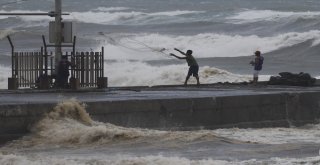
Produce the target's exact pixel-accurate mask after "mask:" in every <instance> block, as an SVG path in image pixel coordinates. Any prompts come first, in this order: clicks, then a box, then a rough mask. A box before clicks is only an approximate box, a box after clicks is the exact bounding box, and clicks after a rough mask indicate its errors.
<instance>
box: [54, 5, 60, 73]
mask: <svg viewBox="0 0 320 165" xmlns="http://www.w3.org/2000/svg"><path fill="white" fill-rule="evenodd" d="M55 14H56V15H55V23H56V24H55V37H56V41H55V45H56V48H55V51H56V52H55V53H56V55H55V72H56V74H58V68H59V62H60V60H61V55H62V51H61V42H62V41H61V40H62V33H61V31H62V29H61V28H62V26H61V19H62V18H61V0H55ZM57 76H59V75H57Z"/></svg>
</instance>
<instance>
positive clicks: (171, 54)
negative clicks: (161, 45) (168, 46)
mask: <svg viewBox="0 0 320 165" xmlns="http://www.w3.org/2000/svg"><path fill="white" fill-rule="evenodd" d="M170 56H173V57H176V58H177V59H181V60H182V59H186V57H179V56H177V55H175V54H173V53H170Z"/></svg>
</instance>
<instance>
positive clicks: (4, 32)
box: [0, 29, 17, 40]
mask: <svg viewBox="0 0 320 165" xmlns="http://www.w3.org/2000/svg"><path fill="white" fill-rule="evenodd" d="M16 32H17V31H15V30H12V29H5V30H0V40H2V39H4V38H5V37H7V36H8V35H11V34H14V33H16Z"/></svg>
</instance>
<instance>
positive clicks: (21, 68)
mask: <svg viewBox="0 0 320 165" xmlns="http://www.w3.org/2000/svg"><path fill="white" fill-rule="evenodd" d="M64 55H65V56H67V57H68V60H69V61H70V62H71V63H72V64H73V65H74V67H71V68H69V72H71V77H70V78H76V79H78V80H79V82H80V87H97V86H98V78H99V77H103V76H104V48H103V47H102V51H101V52H76V53H75V55H73V52H72V53H70V52H65V53H64ZM53 57H54V56H53V53H52V52H51V53H50V54H47V53H44V51H43V49H41V51H40V52H13V54H12V77H13V78H17V81H18V87H23V88H34V87H37V85H38V83H39V80H40V79H41V78H42V77H44V76H45V77H49V78H50V87H54V86H55V85H54V83H55V75H54V73H55V68H54V67H55V65H53Z"/></svg>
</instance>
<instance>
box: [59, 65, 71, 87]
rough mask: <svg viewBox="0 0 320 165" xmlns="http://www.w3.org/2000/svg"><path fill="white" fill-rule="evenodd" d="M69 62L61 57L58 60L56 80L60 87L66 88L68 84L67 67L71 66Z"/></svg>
mask: <svg viewBox="0 0 320 165" xmlns="http://www.w3.org/2000/svg"><path fill="white" fill-rule="evenodd" d="M71 65H72V64H71V62H70V61H68V60H66V59H62V60H61V61H60V62H59V68H58V75H57V82H58V86H59V87H61V88H66V87H67V86H68V78H69V75H70V74H69V67H70V66H71Z"/></svg>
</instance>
